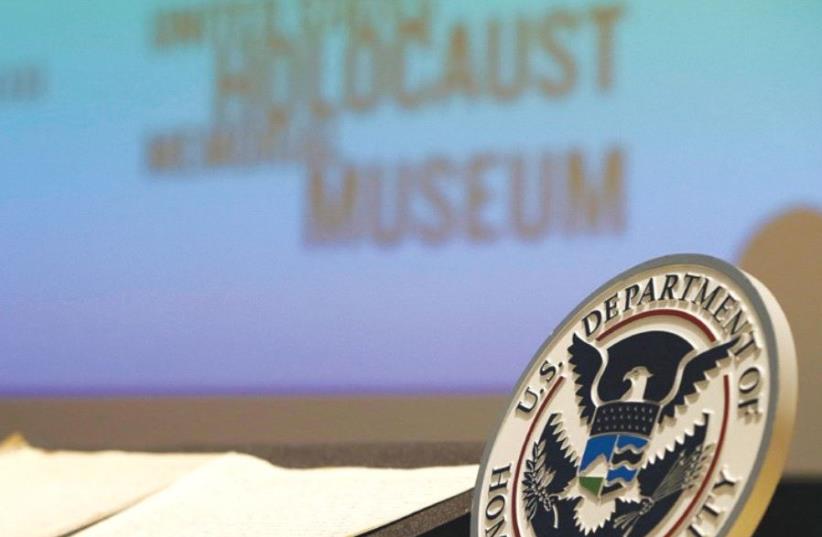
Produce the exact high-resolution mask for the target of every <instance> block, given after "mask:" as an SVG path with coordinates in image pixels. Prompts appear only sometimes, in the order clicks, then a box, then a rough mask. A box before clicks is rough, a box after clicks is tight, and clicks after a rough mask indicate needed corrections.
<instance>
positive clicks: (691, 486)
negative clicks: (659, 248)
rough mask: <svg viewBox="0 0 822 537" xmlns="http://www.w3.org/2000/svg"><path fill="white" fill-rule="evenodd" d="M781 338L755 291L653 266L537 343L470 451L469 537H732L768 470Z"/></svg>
mask: <svg viewBox="0 0 822 537" xmlns="http://www.w3.org/2000/svg"><path fill="white" fill-rule="evenodd" d="M795 407H796V365H795V355H794V346H793V339H792V337H791V333H790V329H789V327H788V323H787V320H786V319H785V315H784V313H783V312H782V310H781V309H780V307H779V305H778V304H777V302H776V300H775V299H774V297H773V296H772V295H771V293H770V292H769V291H768V290H767V289H766V288H765V286H764V285H762V284H761V283H760V282H759V281H757V280H756V279H755V278H753V277H751V276H750V275H748V274H746V273H744V272H742V271H741V270H739V269H737V268H735V267H733V266H732V265H729V264H728V263H725V262H723V261H720V260H718V259H714V258H711V257H706V256H700V255H675V256H668V257H663V258H659V259H655V260H653V261H650V262H647V263H644V264H642V265H639V266H637V267H635V268H633V269H631V270H629V271H627V272H625V273H623V274H620V275H619V276H618V277H616V278H615V279H613V280H611V281H610V282H608V283H607V284H605V285H604V286H602V287H601V288H599V289H598V290H596V291H595V292H594V293H593V294H592V295H591V296H589V297H588V298H587V299H586V300H585V302H583V303H582V305H580V306H579V307H578V308H577V309H576V310H575V311H574V312H573V313H571V314H570V315H569V316H568V317H567V318H566V319H565V320H564V321H563V322H562V323H561V324H560V326H559V328H558V329H557V330H556V331H555V332H554V334H553V335H552V336H551V337H549V338H548V341H546V342H545V343H544V344H543V345H542V347H541V348H540V349H539V351H538V352H537V354H536V356H535V357H534V359H533V360H532V361H531V363H530V365H529V366H528V368H527V370H526V371H525V373H524V375H523V376H522V378H521V379H520V381H519V383H518V385H517V388H516V390H515V392H514V397H513V400H512V401H511V403H510V404H509V405H508V408H507V409H506V411H505V413H504V415H503V417H502V419H501V421H500V424H499V426H498V428H497V431H496V433H495V435H494V437H493V438H492V439H491V441H490V442H489V443H488V445H487V446H486V450H485V454H484V456H483V461H482V465H481V467H480V472H479V476H478V478H477V485H476V489H475V492H474V504H473V510H472V521H471V534H472V536H474V537H480V536H482V537H503V536H509V537H554V536H561V537H586V536H588V537H643V536H659V537H673V536H690V537H714V536H718V537H725V536H732V537H739V536H744V537H747V536H749V535H751V534H752V533H753V531H754V529H755V528H756V525H757V523H758V522H759V519H760V517H761V516H762V514H763V512H764V510H765V508H766V507H767V504H768V502H769V500H770V497H771V495H772V493H773V490H774V488H775V486H776V484H777V481H778V480H779V477H780V475H781V472H782V466H783V463H784V461H785V457H786V454H787V448H788V444H789V440H790V435H791V429H792V427H793V417H794V411H795Z"/></svg>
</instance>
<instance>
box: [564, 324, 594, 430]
mask: <svg viewBox="0 0 822 537" xmlns="http://www.w3.org/2000/svg"><path fill="white" fill-rule="evenodd" d="M568 352H569V353H570V357H569V358H568V361H569V362H571V367H572V368H573V371H574V383H575V384H576V386H577V389H576V394H577V397H579V399H580V400H579V406H580V409H579V415H580V417H581V418H582V419H583V421H584V422H585V423H590V422H591V419H592V418H593V416H594V410H596V408H597V405H596V402H595V397H596V394H595V393H594V390H596V386H594V382H595V381H596V376H597V373H598V372H599V370H600V369H601V368H602V355H600V354H599V351H598V350H596V349H595V348H594V347H593V346H592V345H589V344H588V343H586V342H584V341H583V340H582V339H580V338H579V337H578V336H577V335H576V334H574V337H573V341H572V343H571V346H570V347H568Z"/></svg>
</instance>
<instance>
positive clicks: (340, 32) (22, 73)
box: [0, 0, 822, 473]
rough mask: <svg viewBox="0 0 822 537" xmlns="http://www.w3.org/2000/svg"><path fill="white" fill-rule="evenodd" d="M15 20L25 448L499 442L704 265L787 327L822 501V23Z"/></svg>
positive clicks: (10, 151)
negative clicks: (528, 379)
mask: <svg viewBox="0 0 822 537" xmlns="http://www.w3.org/2000/svg"><path fill="white" fill-rule="evenodd" d="M0 12H2V16H1V17H0V35H3V42H2V45H0V133H2V135H1V136H0V219H1V221H2V225H0V246H1V247H2V252H3V262H2V263H0V394H1V395H2V400H0V433H2V432H3V431H4V430H11V429H13V428H22V429H24V430H25V429H33V430H34V431H35V436H37V434H41V435H42V438H44V439H50V441H53V442H57V443H59V441H60V440H61V439H62V440H64V443H71V442H74V443H81V444H82V438H81V436H83V435H87V434H97V435H98V437H99V438H105V437H106V435H110V436H111V437H112V438H113V439H114V440H116V439H118V438H119V439H120V441H121V443H123V442H125V443H129V442H132V443H133V444H137V443H139V442H138V441H137V440H135V439H137V438H142V439H143V442H144V443H146V442H149V439H151V438H154V439H155V440H156V441H169V440H170V439H172V437H173V434H174V433H175V432H179V431H180V430H181V429H179V428H178V427H179V426H180V425H179V423H188V425H187V426H188V427H189V429H188V430H190V431H191V438H192V439H195V440H197V441H207V440H208V439H209V438H216V437H220V438H226V439H227V440H226V441H229V440H231V439H232V438H234V439H236V438H238V437H243V438H244V439H249V440H260V441H272V440H284V441H295V440H305V441H312V440H314V441H322V440H333V439H344V440H347V441H356V440H358V439H369V438H377V439H395V440H404V439H409V438H410V439H415V438H416V439H423V440H424V439H438V440H439V439H448V438H452V439H457V440H471V439H481V438H483V437H484V434H485V433H486V432H487V431H486V430H487V427H489V426H490V424H491V423H492V422H493V421H494V419H495V418H496V414H497V412H498V411H497V410H496V409H497V408H498V407H499V401H501V400H502V399H500V397H501V396H502V394H505V393H507V392H508V391H509V390H510V389H511V387H512V386H513V383H514V381H515V380H516V378H517V377H518V375H519V373H520V371H521V370H522V368H523V366H524V365H525V364H526V363H527V362H528V360H529V359H530V357H531V355H532V353H533V352H534V351H535V350H536V348H537V347H538V346H539V344H540V343H541V342H542V341H543V340H544V339H545V338H546V337H547V336H548V334H549V333H550V332H551V330H552V329H553V327H554V326H555V324H556V323H557V322H559V320H560V319H561V318H562V317H563V316H564V314H565V312H567V311H569V310H570V309H571V308H572V307H573V306H574V305H575V304H576V303H577V302H578V301H579V300H581V299H582V298H584V297H585V296H586V295H587V294H588V292H590V291H591V290H592V289H593V288H594V287H596V286H597V285H598V284H600V283H601V282H603V281H605V280H606V279H608V278H609V277H610V276H612V275H613V274H614V273H616V272H617V271H620V270H623V269H625V268H627V267H629V266H631V265H633V264H635V263H638V262H640V261H643V260H645V259H647V258H649V257H653V256H658V255H663V254H667V253H673V252H700V253H706V254H711V255H715V256H718V257H721V258H724V259H726V260H729V261H731V262H735V263H738V264H741V265H742V266H743V267H744V268H745V269H746V270H749V271H750V272H751V273H752V274H754V275H756V276H758V277H760V278H761V279H763V280H764V281H765V283H766V284H768V285H769V286H771V287H772V289H773V290H774V292H775V293H776V295H777V297H778V299H779V300H780V301H781V302H782V304H783V306H784V307H785V309H786V310H787V313H788V315H789V317H790V319H791V322H792V326H793V328H794V331H795V335H796V339H797V342H798V347H799V355H800V375H801V379H802V387H801V390H800V410H799V425H798V436H797V438H798V440H797V442H796V443H795V446H794V453H793V454H792V456H791V462H790V463H789V467H790V468H791V469H792V471H794V472H818V473H822V466H820V464H819V463H818V462H817V461H816V460H815V458H814V452H815V450H816V449H817V448H818V446H819V445H820V443H822V431H820V420H819V419H818V418H817V417H816V412H817V410H818V409H819V408H822V395H820V391H819V390H818V389H817V388H816V386H817V385H819V384H820V383H822V366H820V363H822V345H820V343H819V339H818V332H819V327H820V325H822V284H820V276H822V213H820V208H822V177H820V174H821V173H822V172H820V170H822V147H820V142H819V140H820V139H821V138H822V97H821V96H822V69H820V66H822V34H820V32H819V31H818V24H819V21H820V16H822V4H819V3H815V2H805V3H800V2H797V3H790V4H788V3H781V2H762V1H755V2H746V3H744V4H743V3H738V2H712V3H710V4H705V5H701V6H697V5H690V4H684V3H680V4H675V5H668V4H662V3H659V2H651V1H630V2H573V3H571V2H569V3H557V2H550V3H546V2H527V1H516V2H502V1H499V2H485V3H479V2H456V1H454V2H451V1H449V2H438V1H435V0H428V1H408V0H402V1H399V0H398V1H395V2H385V1H380V0H368V1H366V0H357V1H355V0H341V1H327V0H323V1H319V0H311V1H308V0H307V1H303V2H286V1H282V0H280V1H260V0H244V1H235V2H232V1H224V2H223V1H209V2H203V1H195V0H185V1H164V2H159V1H149V0H142V1H131V2H125V1H122V2H120V1H117V2H112V1H89V2H83V3H67V2H56V1H55V2H30V3H23V2H15V3H13V4H11V5H9V4H7V5H5V6H3V7H2V8H0ZM67 396H72V399H66V397H67ZM179 396H191V397H194V398H199V400H200V401H201V403H202V404H201V403H197V402H196V401H195V402H192V400H191V399H186V400H179V399H173V398H175V397H179ZM240 396H242V398H240ZM77 397H79V398H81V400H77V399H75V398H77ZM146 397H153V398H155V399H152V400H146V399H145V398H146ZM226 397H232V399H222V398H226ZM329 397H330V398H331V399H328V398H329ZM55 398H57V399H55ZM168 398H172V399H168ZM209 398H221V399H209ZM161 400H162V401H166V402H169V401H171V403H169V404H172V406H171V407H168V406H162V407H153V406H151V405H152V404H153V403H152V402H151V401H155V402H157V401H161ZM338 400H344V401H347V402H348V404H349V406H347V407H346V408H347V410H345V409H340V408H338V407H335V405H337V403H335V402H334V401H338ZM55 401H56V402H55ZM175 401H176V402H175ZM208 401H212V402H211V403H209V402H208ZM215 401H216V402H215ZM225 401H233V403H230V404H229V406H226V403H225ZM255 401H256V402H255ZM261 401H262V402H261ZM421 401H422V402H421ZM124 402H126V403H127V404H125V403H124ZM210 404H213V405H215V406H208V405H210ZM427 404H432V405H434V406H432V407H427V406H425V405H427ZM38 405H41V406H38ZM42 405H46V406H42ZM72 405H75V406H72ZM76 405H80V406H76ZM89 405H90V406H89ZM107 405H108V406H107ZM140 405H143V406H140ZM145 405H149V406H145ZM163 405H166V403H163ZM175 405H177V406H175ZM179 405H183V406H182V407H181V406H179ZM185 405H194V406H193V407H187V406H185ZM202 405H205V406H202ZM231 405H241V406H239V407H237V406H231ZM242 405H246V406H242ZM249 405H250V406H249ZM255 405H258V406H255ZM260 405H261V406H260ZM312 405H319V406H312ZM384 405H388V406H384ZM391 405H394V406H391ZM420 405H422V406H420ZM172 407H173V408H177V410H176V411H170V413H169V411H168V408H172ZM158 408H162V409H163V410H158ZM423 408H425V409H426V410H425V411H423V410H422V409H423ZM500 408H501V407H500ZM72 409H74V410H72ZM135 409H137V410H135ZM226 409H229V410H226ZM231 409H233V410H231ZM323 409H325V410H323ZM329 409H331V410H329ZM60 412H69V413H71V412H74V413H73V414H71V416H74V418H71V419H69V418H67V417H66V415H61V414H59V413H60ZM118 412H119V414H118ZM129 412H136V414H133V415H131V414H128V413H129ZM340 412H343V413H344V414H340ZM443 412H445V414H443ZM448 412H453V414H449V413H448ZM95 413H99V414H95ZM124 413H125V414H124ZM392 413H393V416H403V417H402V418H397V419H394V418H393V417H392ZM127 415H131V416H132V417H131V418H127V417H124V416H127ZM435 415H438V416H440V417H432V416H435ZM59 416H62V418H61V417H59ZM95 416H96V418H95ZM170 416H176V418H174V419H176V420H177V421H173V420H172V418H171V417H170ZM209 416H211V417H212V418H213V417H214V416H223V417H222V418H221V419H222V421H219V424H215V423H212V422H210V421H209V419H210V418H209ZM365 416H367V419H366V418H365ZM455 416H461V418H460V419H461V420H462V421H461V423H463V424H464V426H463V428H462V430H457V431H455V430H454V428H453V427H451V426H449V424H450V423H453V419H452V418H454V417H455ZM121 417H122V419H123V420H126V421H124V422H121V421H120V420H121ZM72 419H75V420H80V421H72ZM129 419H131V420H133V421H132V422H129V421H128V420H129ZM214 419H216V418H214ZM267 419H270V420H271V422H270V423H271V424H272V425H271V428H270V431H269V432H265V431H267V427H268V425H267V424H266V420H267ZM163 420H172V422H167V421H163ZM192 420H193V421H197V420H203V421H199V422H197V423H198V425H192ZM289 420H291V421H289ZM346 420H348V421H346ZM369 420H370V421H369ZM440 420H441V421H442V423H441V424H440ZM118 423H120V424H121V425H122V428H123V430H122V431H120V430H119V429H118V428H117V427H118V425H117V424H118ZM123 424H138V425H139V427H138V429H139V430H140V431H143V432H142V433H141V435H142V436H140V435H137V436H134V437H133V438H132V437H131V436H128V434H129V433H128V431H129V430H132V431H133V430H134V429H133V428H132V427H131V426H129V425H123ZM163 424H165V425H163ZM300 424H303V425H304V427H301V426H300ZM329 424H337V426H338V427H337V428H334V427H332V428H330V429H329V428H328V427H329ZM346 424H348V425H346ZM352 424H354V425H352ZM357 424H359V425H357ZM369 424H370V425H369ZM438 424H439V425H438ZM95 427H96V428H95ZM140 427H142V428H140ZM164 427H167V428H168V431H167V433H168V434H166V435H165V436H162V435H160V436H159V437H156V438H155V437H152V436H151V435H152V434H159V433H157V431H158V430H163V428H164ZM184 427H185V426H184ZM112 428H113V429H112ZM252 430H253V431H255V432H253V433H249V431H252ZM38 431H39V432H38ZM49 431H52V432H51V433H49ZM54 431H57V432H54ZM94 431H96V433H95V432H94ZM117 431H120V432H119V433H118V432H117ZM260 431H263V432H260ZM392 431H393V432H392ZM72 434H74V436H72ZM135 434H137V433H135ZM49 435H50V436H49ZM118 435H119V436H118ZM232 435H233V436H232ZM243 435H245V436H243ZM83 437H84V436H83ZM129 445H131V444H129Z"/></svg>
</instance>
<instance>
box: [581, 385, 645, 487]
mask: <svg viewBox="0 0 822 537" xmlns="http://www.w3.org/2000/svg"><path fill="white" fill-rule="evenodd" d="M658 410H659V405H657V404H655V403H649V402H621V401H617V402H614V403H606V404H604V405H602V406H600V407H599V408H597V410H596V413H595V415H594V421H593V425H592V427H591V437H590V438H588V442H587V443H586V444H585V451H584V452H583V454H582V458H581V459H580V463H579V468H578V471H577V476H578V477H579V484H580V485H581V486H582V487H583V488H584V489H586V490H588V491H590V492H591V493H592V494H593V495H595V496H602V495H604V494H608V493H609V492H613V491H615V490H617V489H619V488H620V487H622V486H626V485H629V484H630V483H631V481H633V480H634V478H635V477H636V475H637V473H638V472H639V466H640V464H641V463H642V456H643V453H644V451H645V447H646V446H647V445H648V440H649V438H650V435H651V431H652V430H653V425H654V422H655V420H656V417H657V413H658Z"/></svg>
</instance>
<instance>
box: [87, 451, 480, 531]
mask: <svg viewBox="0 0 822 537" xmlns="http://www.w3.org/2000/svg"><path fill="white" fill-rule="evenodd" d="M476 473H477V466H454V467H438V468H421V469H414V470H390V469H370V468H323V469H312V470H290V469H283V468H279V467H276V466H272V465H270V464H268V463H267V462H265V461H262V460H260V459H256V458H254V457H251V456H248V455H239V454H228V455H224V456H221V457H220V458H218V459H216V460H213V461H211V462H209V463H207V464H205V465H203V466H202V467H200V468H198V469H197V470H195V471H194V472H192V473H191V474H190V475H187V476H185V477H182V478H180V479H179V480H178V481H177V482H175V483H174V484H173V485H171V486H169V487H168V488H167V489H165V490H163V491H161V492H158V493H157V494H155V495H153V496H151V497H150V498H147V499H145V500H144V501H142V502H140V503H139V504H137V505H135V506H134V507H132V508H130V509H128V510H126V511H124V512H122V513H120V514H118V515H115V516H113V517H111V518H110V519H107V520H105V521H103V522H101V523H99V524H97V525H95V526H93V527H91V528H89V529H87V530H85V531H83V532H81V533H80V534H79V536H80V537H227V536H231V537H271V536H279V535H282V536H288V537H296V536H315V537H339V536H347V535H357V534H359V533H362V532H364V531H367V530H370V529H374V528H377V527H380V526H382V525H385V524H387V523H389V522H392V521H394V520H397V519H400V518H402V517H404V516H407V515H409V514H411V513H414V512H416V511H419V510H420V509H423V508H425V507H428V506H430V505H432V504H434V503H437V502H440V501H442V500H445V499H448V498H450V497H453V496H456V495H458V494H460V493H462V492H465V491H467V490H469V489H470V488H471V487H472V486H473V485H474V480H475V479H476Z"/></svg>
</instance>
